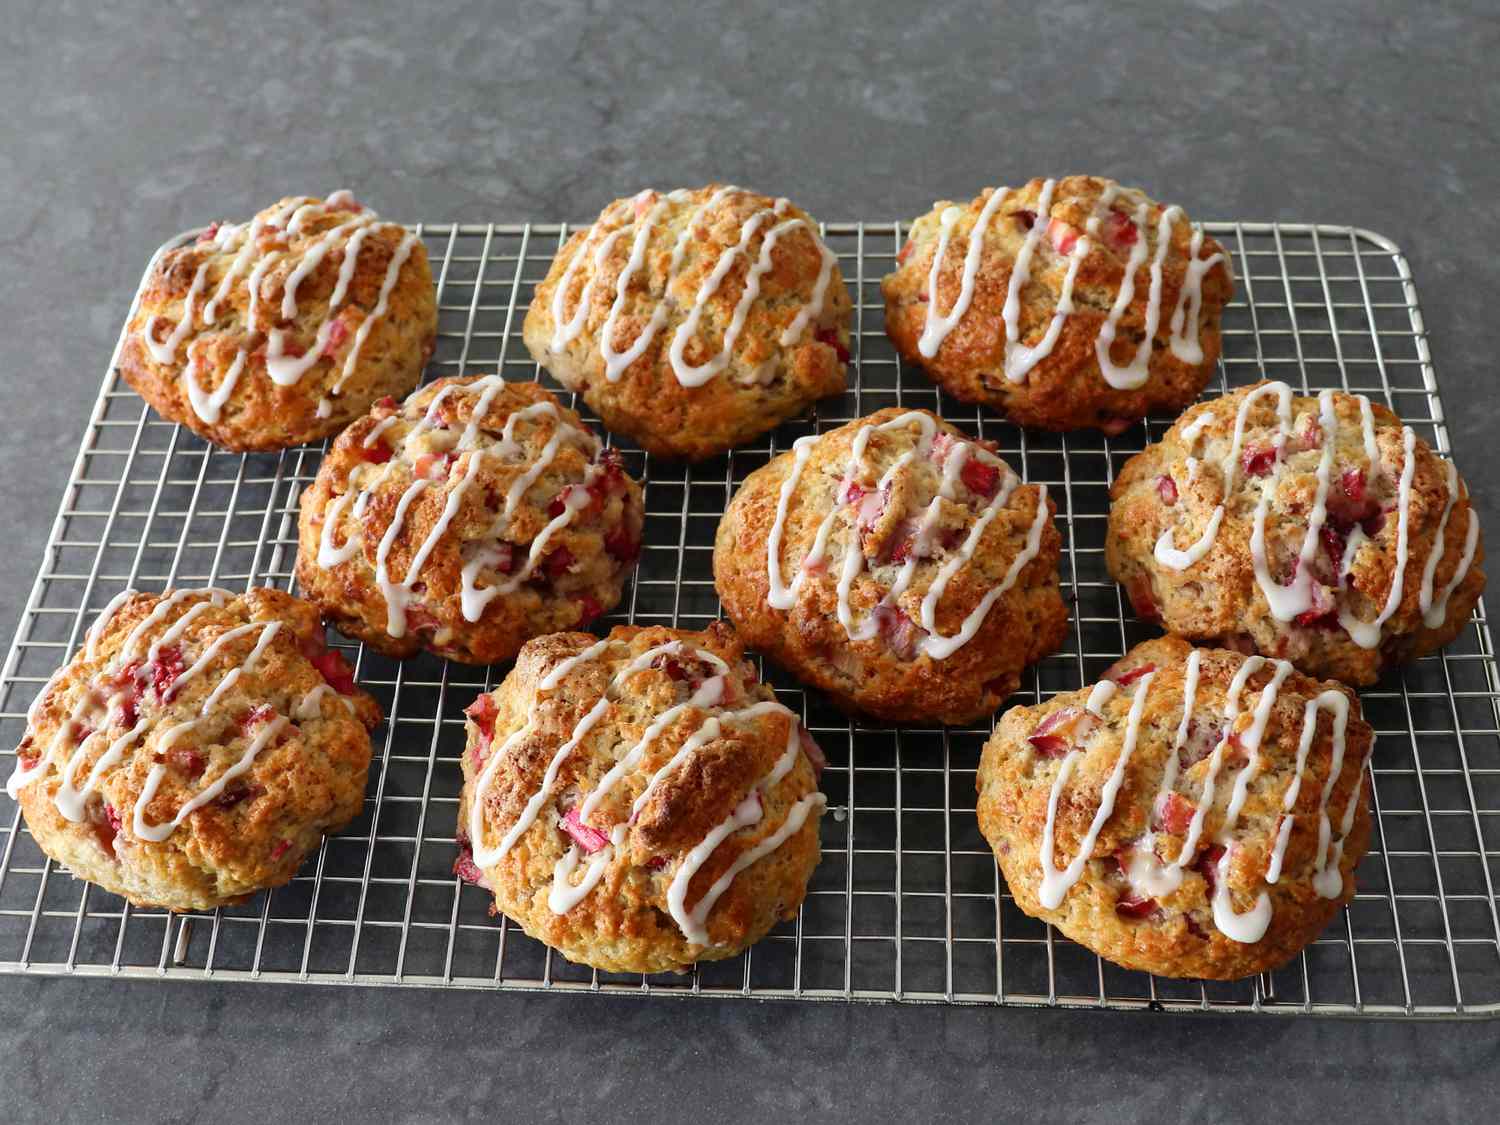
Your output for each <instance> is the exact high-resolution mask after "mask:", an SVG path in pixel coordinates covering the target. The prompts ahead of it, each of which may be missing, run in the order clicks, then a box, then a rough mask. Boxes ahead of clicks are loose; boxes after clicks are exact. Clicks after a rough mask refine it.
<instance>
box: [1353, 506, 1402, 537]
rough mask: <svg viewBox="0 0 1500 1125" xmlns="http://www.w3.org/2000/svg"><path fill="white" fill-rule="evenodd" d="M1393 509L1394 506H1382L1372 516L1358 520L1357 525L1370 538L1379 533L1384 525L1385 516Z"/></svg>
mask: <svg viewBox="0 0 1500 1125" xmlns="http://www.w3.org/2000/svg"><path fill="white" fill-rule="evenodd" d="M1393 511H1395V508H1382V509H1381V510H1380V511H1378V512H1376V513H1375V514H1374V515H1372V516H1366V517H1365V518H1364V519H1362V520H1360V521H1359V526H1360V527H1361V528H1362V529H1363V530H1364V533H1365V534H1366V535H1368V536H1369V537H1370V538H1371V539H1374V538H1375V536H1377V535H1379V534H1380V529H1381V528H1383V527H1384V526H1385V517H1386V516H1388V515H1390V513H1391V512H1393Z"/></svg>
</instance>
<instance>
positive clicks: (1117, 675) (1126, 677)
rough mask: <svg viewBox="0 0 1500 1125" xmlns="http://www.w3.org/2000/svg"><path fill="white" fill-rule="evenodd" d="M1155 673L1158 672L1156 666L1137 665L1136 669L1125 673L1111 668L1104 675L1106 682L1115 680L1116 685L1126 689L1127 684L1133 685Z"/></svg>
mask: <svg viewBox="0 0 1500 1125" xmlns="http://www.w3.org/2000/svg"><path fill="white" fill-rule="evenodd" d="M1154 671H1156V665H1155V664H1137V665H1136V666H1135V667H1134V668H1131V669H1128V670H1127V671H1124V672H1116V671H1115V669H1114V667H1111V668H1110V670H1109V671H1108V672H1105V673H1104V678H1105V679H1106V680H1114V682H1115V683H1117V684H1119V685H1120V686H1121V687H1124V686H1125V685H1126V684H1133V683H1135V682H1136V680H1139V679H1140V678H1141V677H1142V676H1146V675H1149V674H1150V673H1152V672H1154Z"/></svg>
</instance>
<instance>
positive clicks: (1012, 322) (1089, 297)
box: [881, 176, 1234, 433]
mask: <svg viewBox="0 0 1500 1125" xmlns="http://www.w3.org/2000/svg"><path fill="white" fill-rule="evenodd" d="M976 230H978V231H979V232H980V234H979V237H978V240H977V241H976V240H975V233H974V232H975V231H976ZM1233 289H1234V281H1233V277H1232V275H1231V273H1230V267H1229V260H1228V257H1227V256H1226V255H1225V253H1224V251H1223V248H1222V247H1220V246H1219V244H1218V243H1217V242H1215V241H1214V240H1213V239H1211V238H1206V237H1204V235H1203V233H1202V232H1201V231H1197V230H1194V229H1193V228H1192V227H1191V225H1190V224H1189V223H1188V220H1187V216H1185V215H1184V214H1183V213H1182V209H1181V208H1179V207H1163V206H1162V204H1160V203H1157V202H1155V201H1154V200H1151V199H1148V198H1147V197H1146V196H1145V195H1144V194H1142V193H1141V192H1140V191H1138V190H1136V189H1134V188H1122V187H1121V186H1120V185H1119V184H1117V183H1115V182H1114V181H1113V180H1105V179H1099V178H1097V177H1094V176H1067V177H1064V178H1063V179H1061V180H1042V179H1035V180H1032V181H1030V182H1029V183H1027V184H1026V185H1025V186H1024V187H1021V188H1018V189H1016V190H1015V191H1012V190H1011V189H1009V188H988V189H986V190H985V191H984V192H982V193H981V194H980V195H979V196H978V197H977V198H975V199H974V200H973V201H972V202H970V203H968V204H955V203H950V202H947V201H946V200H945V201H943V202H940V203H937V204H935V205H934V206H933V209H932V210H931V211H929V212H928V213H927V214H925V215H923V216H922V217H921V218H919V219H917V220H916V221H915V222H914V223H912V226H911V235H910V237H909V238H908V240H907V243H906V245H905V246H904V247H903V248H902V250H901V252H900V254H898V255H897V257H896V272H894V273H892V274H888V275H887V276H886V278H885V279H884V280H883V281H882V282H881V291H882V292H883V293H884V294H885V327H886V332H887V334H888V335H889V336H890V338H891V340H892V341H893V342H894V343H895V345H896V349H897V350H898V351H899V352H900V353H901V356H902V358H903V359H906V360H908V361H910V362H912V363H917V364H920V365H921V366H922V367H923V368H924V369H925V370H926V372H927V374H928V375H929V376H931V378H932V380H933V381H934V382H935V383H937V384H938V385H939V386H940V387H942V388H943V389H944V390H946V391H948V392H949V393H950V394H953V395H954V396H956V397H957V398H960V399H962V400H963V401H965V402H980V403H984V404H985V405H987V406H990V407H993V408H994V409H995V410H998V411H999V412H1000V413H1002V414H1004V415H1005V416H1006V417H1008V418H1009V419H1011V421H1013V422H1016V423H1018V424H1020V425H1022V426H1036V427H1038V428H1040V429H1044V430H1075V429H1082V428H1084V427H1096V428H1098V429H1101V430H1104V431H1105V432H1106V433H1119V432H1120V431H1121V430H1123V429H1124V428H1125V427H1127V426H1129V425H1130V424H1131V423H1133V422H1135V421H1137V420H1138V419H1140V418H1142V417H1144V416H1145V415H1146V414H1147V413H1149V412H1151V411H1153V410H1180V409H1182V407H1184V406H1186V405H1187V404H1188V403H1190V402H1192V401H1193V399H1195V398H1197V397H1198V392H1199V391H1201V390H1202V389H1203V386H1204V384H1205V383H1206V382H1207V381H1208V378H1209V376H1210V375H1211V374H1212V373H1213V369H1214V365H1215V363H1216V362H1217V361H1218V358H1219V320H1220V313H1221V312H1222V310H1223V308H1224V305H1225V304H1226V303H1228V301H1229V297H1230V294H1231V293H1232V292H1233Z"/></svg>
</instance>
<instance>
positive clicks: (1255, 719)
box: [976, 637, 1374, 980]
mask: <svg viewBox="0 0 1500 1125" xmlns="http://www.w3.org/2000/svg"><path fill="white" fill-rule="evenodd" d="M1373 744H1374V733H1373V732H1372V731H1371V729H1370V726H1369V724H1368V723H1366V722H1365V721H1364V719H1363V718H1361V716H1360V711H1359V700H1358V697H1356V696H1355V694H1354V693H1353V692H1352V691H1350V690H1349V689H1348V688H1346V687H1344V686H1343V685H1342V684H1336V683H1332V682H1328V681H1325V682H1319V681H1317V680H1314V679H1312V678H1311V677H1309V676H1304V675H1302V674H1300V673H1298V672H1295V671H1294V670H1293V669H1292V666H1291V665H1290V664H1287V663H1286V662H1284V661H1267V660H1265V659H1264V658H1262V657H1259V656H1251V657H1246V656H1244V655H1242V654H1240V653H1236V652H1230V651H1227V650H1225V649H1194V648H1192V647H1191V646H1189V645H1188V643H1187V642H1186V641H1183V640H1181V639H1180V638H1177V637H1164V638H1161V639H1159V640H1154V641H1147V642H1146V643H1145V644H1142V645H1137V646H1136V647H1135V648H1134V649H1132V650H1131V651H1130V652H1129V653H1128V654H1127V655H1126V656H1125V658H1124V659H1123V660H1121V661H1120V662H1119V663H1118V664H1116V665H1115V666H1114V667H1113V668H1111V669H1110V670H1109V672H1108V673H1106V676H1105V679H1104V680H1103V681H1101V682H1100V683H1099V684H1096V685H1095V686H1094V687H1093V688H1092V689H1085V690H1082V691H1074V692H1067V693H1065V694H1063V695H1058V696H1054V697H1053V698H1052V699H1050V700H1048V701H1047V702H1046V703H1043V704H1041V705H1039V706H1036V707H1013V708H1011V709H1010V710H1009V711H1007V712H1006V713H1005V715H1004V717H1003V718H1002V719H1001V720H1000V725H999V726H998V727H997V728H996V730H995V733H994V734H993V735H992V736H991V738H990V741H989V743H988V744H987V745H986V746H985V749H984V754H983V756H982V757H981V759H980V763H979V772H978V776H977V778H976V787H977V788H978V790H979V827H980V830H981V831H982V832H983V833H984V835H985V838H986V839H987V840H989V842H990V845H991V846H992V847H993V848H994V849H995V856H996V858H997V859H998V860H999V862H1000V869H1001V871H1002V872H1004V874H1005V881H1006V883H1007V885H1008V886H1009V887H1010V892H1011V894H1012V895H1013V896H1014V897H1015V900H1016V905H1017V906H1019V907H1020V908H1021V909H1022V910H1024V911H1025V912H1026V913H1027V914H1030V915H1031V916H1032V917H1034V918H1041V919H1042V920H1044V921H1046V922H1050V923H1052V924H1053V925H1054V926H1056V927H1057V928H1058V929H1059V930H1061V931H1062V932H1063V933H1064V934H1066V935H1067V936H1068V937H1070V938H1072V939H1073V940H1074V941H1076V942H1078V943H1079V944H1080V945H1084V946H1086V947H1088V948H1089V949H1092V950H1093V951H1094V952H1095V953H1098V954H1099V955H1100V956H1101V957H1105V958H1107V959H1108V960H1110V961H1114V962H1115V963H1116V964H1120V965H1124V966H1125V967H1126V968H1129V969H1141V970H1144V971H1145V972H1149V973H1156V974H1158V975H1160V976H1168V977H1207V978H1209V979H1213V980H1232V979H1235V978H1238V977H1246V976H1250V975H1252V974H1254V973H1260V972H1265V971H1267V970H1270V969H1274V968H1276V967H1277V966H1278V965H1281V964H1282V963H1283V962H1285V961H1286V960H1287V959H1288V958H1290V957H1292V956H1294V955H1295V954H1296V953H1297V952H1298V951H1299V950H1301V949H1302V948H1303V947H1305V946H1306V945H1307V944H1308V943H1309V942H1311V941H1312V940H1313V939H1314V938H1316V937H1317V936H1318V934H1319V933H1321V932H1322V931H1323V929H1324V928H1325V927H1326V926H1327V925H1328V923H1329V922H1330V921H1331V920H1332V919H1333V917H1334V915H1335V914H1337V913H1338V911H1339V909H1340V907H1341V906H1342V905H1343V904H1344V903H1347V902H1349V901H1350V900H1351V899H1352V898H1353V897H1354V869H1355V867H1356V866H1357V865H1358V864H1359V861H1360V858H1361V857H1362V856H1363V855H1364V854H1365V851H1366V849H1367V848H1368V847H1369V840H1370V822H1371V818H1370V809H1369V802H1368V800H1367V798H1366V796H1365V793H1364V770H1365V763H1366V761H1367V760H1368V759H1369V756H1370V749H1371V747H1372V745H1373Z"/></svg>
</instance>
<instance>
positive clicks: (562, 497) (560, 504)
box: [547, 484, 573, 520]
mask: <svg viewBox="0 0 1500 1125" xmlns="http://www.w3.org/2000/svg"><path fill="white" fill-rule="evenodd" d="M572 487H573V486H572V485H571V484H570V485H568V486H566V487H565V488H564V489H563V490H562V491H561V492H559V493H558V494H557V495H556V496H554V497H553V498H552V503H550V504H548V505H547V518H548V519H549V520H555V519H556V518H557V517H558V516H560V515H562V514H563V512H565V511H567V508H568V499H567V497H568V490H569V489H571V488H572Z"/></svg>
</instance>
